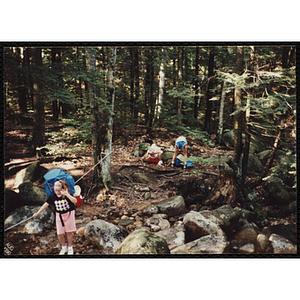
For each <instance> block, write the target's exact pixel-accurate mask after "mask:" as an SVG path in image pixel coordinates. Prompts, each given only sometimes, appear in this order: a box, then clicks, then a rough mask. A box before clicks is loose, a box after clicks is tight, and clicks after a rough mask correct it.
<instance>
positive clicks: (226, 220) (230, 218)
mask: <svg viewBox="0 0 300 300" xmlns="http://www.w3.org/2000/svg"><path fill="white" fill-rule="evenodd" d="M243 213H245V212H243V211H242V210H241V209H240V208H238V207H235V208H232V207H231V206H230V205H227V204H226V205H222V206H221V207H219V208H217V209H214V210H212V211H208V210H203V211H200V214H202V215H203V216H204V217H205V218H207V219H209V220H211V221H212V222H214V223H216V224H217V225H218V226H220V227H221V229H222V230H223V231H224V232H225V233H226V234H229V233H231V232H232V230H233V229H234V228H236V227H237V225H238V223H239V219H240V218H241V216H242V215H243Z"/></svg>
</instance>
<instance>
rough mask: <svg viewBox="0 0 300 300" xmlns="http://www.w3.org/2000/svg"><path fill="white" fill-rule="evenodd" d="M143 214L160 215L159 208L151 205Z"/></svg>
mask: <svg viewBox="0 0 300 300" xmlns="http://www.w3.org/2000/svg"><path fill="white" fill-rule="evenodd" d="M143 213H144V214H145V215H153V214H157V213H158V207H157V205H155V204H150V205H148V206H147V207H146V208H144V210H143Z"/></svg>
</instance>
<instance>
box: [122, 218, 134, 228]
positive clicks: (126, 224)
mask: <svg viewBox="0 0 300 300" xmlns="http://www.w3.org/2000/svg"><path fill="white" fill-rule="evenodd" d="M133 223H134V221H133V220H129V219H122V220H120V222H119V223H118V225H119V226H122V227H126V226H128V225H131V224H133Z"/></svg>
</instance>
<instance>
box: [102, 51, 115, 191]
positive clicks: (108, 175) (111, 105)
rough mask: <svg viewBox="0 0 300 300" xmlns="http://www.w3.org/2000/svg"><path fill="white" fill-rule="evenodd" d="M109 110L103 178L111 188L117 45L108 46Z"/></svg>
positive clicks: (106, 185) (107, 186)
mask: <svg viewBox="0 0 300 300" xmlns="http://www.w3.org/2000/svg"><path fill="white" fill-rule="evenodd" d="M108 51H109V54H108V65H109V67H108V111H107V134H106V136H105V141H104V151H103V152H104V158H103V161H102V168H101V174H102V180H103V183H104V185H105V187H106V189H109V188H110V186H111V185H112V184H113V178H112V176H111V173H110V166H111V152H112V135H113V121H114V120H113V115H114V106H115V65H116V56H117V49H116V47H109V48H108Z"/></svg>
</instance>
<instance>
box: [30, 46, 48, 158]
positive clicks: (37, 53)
mask: <svg viewBox="0 0 300 300" xmlns="http://www.w3.org/2000/svg"><path fill="white" fill-rule="evenodd" d="M32 64H33V68H34V72H33V73H32V77H33V104H34V114H33V120H34V125H33V134H32V143H31V144H32V146H31V147H32V148H31V153H32V154H36V148H37V147H41V146H44V145H45V111H44V95H43V93H42V89H43V86H42V67H43V62H42V49H41V48H32Z"/></svg>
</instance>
